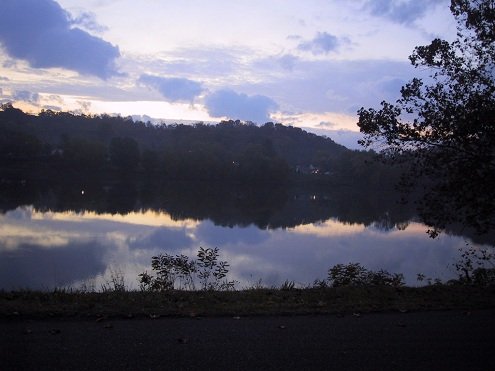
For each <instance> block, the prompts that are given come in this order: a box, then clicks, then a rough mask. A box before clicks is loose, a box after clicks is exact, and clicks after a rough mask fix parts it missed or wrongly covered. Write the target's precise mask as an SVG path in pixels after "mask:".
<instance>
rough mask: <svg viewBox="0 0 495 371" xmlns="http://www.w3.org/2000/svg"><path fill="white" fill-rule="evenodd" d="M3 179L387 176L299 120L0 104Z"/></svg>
mask: <svg viewBox="0 0 495 371" xmlns="http://www.w3.org/2000/svg"><path fill="white" fill-rule="evenodd" d="M0 131H1V132H2V135H1V137H0V168H1V171H2V178H3V179H16V178H19V179H20V178H22V179H40V178H44V177H53V176H64V177H71V178H87V177H91V178H95V179H106V180H108V179H110V178H115V177H116V178H133V177H134V178H136V177H139V178H144V179H146V178H148V179H153V180H207V181H213V180H222V181H225V180H228V181H234V182H235V181H241V182H275V183H287V182H290V181H294V180H297V179H304V180H307V179H310V180H311V179H313V180H319V181H322V180H326V181H330V180H332V181H334V182H337V181H338V182H361V183H363V184H364V183H366V184H377V183H380V182H383V181H387V183H389V180H390V179H389V177H390V175H391V174H390V171H391V170H390V169H389V168H386V167H384V166H383V165H381V164H380V163H378V162H375V161H373V158H374V157H375V154H374V153H373V152H371V151H369V152H362V151H361V152H360V151H351V150H349V149H347V148H345V147H343V146H341V145H338V144H336V143H335V142H334V141H333V140H331V139H330V138H326V137H321V136H317V135H315V134H311V133H308V132H306V131H303V130H302V129H299V128H294V127H291V126H284V125H281V124H274V123H266V124H264V125H262V126H256V125H254V124H250V123H243V122H240V121H224V122H221V123H220V124H218V125H206V124H203V123H197V124H195V125H178V124H173V125H165V124H161V125H155V124H152V123H150V122H148V123H144V122H134V121H133V120H132V119H130V118H122V117H112V116H108V115H99V116H88V115H75V114H71V113H67V112H52V111H43V112H41V113H40V114H39V115H30V114H26V113H24V112H22V111H21V110H19V109H16V108H14V107H12V106H11V105H9V104H7V105H3V106H2V107H1V110H0Z"/></svg>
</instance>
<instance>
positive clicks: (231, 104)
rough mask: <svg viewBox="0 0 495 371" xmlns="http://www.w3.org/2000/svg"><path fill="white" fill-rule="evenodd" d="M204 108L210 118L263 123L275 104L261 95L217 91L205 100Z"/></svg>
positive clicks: (274, 107)
mask: <svg viewBox="0 0 495 371" xmlns="http://www.w3.org/2000/svg"><path fill="white" fill-rule="evenodd" d="M205 106H206V109H207V110H208V113H209V114H210V115H211V116H212V117H228V118H231V119H240V120H246V121H253V122H256V123H265V122H267V121H269V120H270V118H269V116H270V115H269V114H270V112H272V111H273V110H275V109H277V108H278V105H277V103H276V102H275V101H274V100H272V99H270V98H268V97H266V96H263V95H252V96H248V95H246V94H242V93H241V94H238V93H236V92H234V91H232V90H228V89H227V90H218V91H216V92H214V93H211V94H209V95H207V96H206V98H205Z"/></svg>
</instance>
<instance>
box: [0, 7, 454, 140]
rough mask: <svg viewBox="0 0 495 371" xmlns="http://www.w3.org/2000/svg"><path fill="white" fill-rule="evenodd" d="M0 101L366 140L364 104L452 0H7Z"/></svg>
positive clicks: (440, 30) (431, 33)
mask: <svg viewBox="0 0 495 371" xmlns="http://www.w3.org/2000/svg"><path fill="white" fill-rule="evenodd" d="M1 5H2V6H1V11H0V102H1V103H7V102H11V103H13V104H14V106H16V107H19V108H21V109H23V110H25V111H28V112H33V113H36V112H39V111H40V110H42V109H51V110H64V111H72V112H75V113H85V114H101V113H107V114H118V115H122V116H135V117H136V118H140V119H142V120H144V121H147V120H148V119H166V120H168V121H172V122H173V121H177V122H186V121H189V120H191V121H195V122H198V121H204V122H219V121H220V120H223V119H234V120H235V119H240V120H242V121H252V122H255V123H257V124H263V123H265V122H268V121H273V122H279V123H282V124H285V125H292V126H296V127H301V128H303V129H306V130H308V131H311V132H314V133H317V134H320V135H326V136H328V137H330V138H332V139H333V140H335V141H336V142H338V143H341V144H344V145H346V146H347V147H349V148H359V147H358V145H357V144H356V141H357V139H358V138H359V128H358V127H357V125H356V123H357V114H356V112H357V110H358V109H359V108H361V107H365V108H369V107H378V106H379V103H380V102H381V101H383V100H386V101H392V102H393V101H395V100H396V99H397V98H398V97H399V94H400V87H401V86H402V85H404V83H406V82H407V81H408V80H410V79H411V78H412V77H414V76H418V75H420V74H424V73H425V71H418V70H415V69H414V68H413V67H412V66H411V64H410V62H409V60H408V56H409V55H410V54H411V52H412V51H413V49H414V47H415V46H418V45H426V44H428V43H429V42H430V41H431V40H433V39H434V38H436V37H440V38H442V39H446V40H453V39H454V37H455V34H456V27H455V26H456V24H455V22H454V19H453V17H452V15H451V14H450V11H449V1H448V0H304V1H303V0H208V1H205V0H201V1H200V0H140V1H136V0H57V1H55V0H2V1H1Z"/></svg>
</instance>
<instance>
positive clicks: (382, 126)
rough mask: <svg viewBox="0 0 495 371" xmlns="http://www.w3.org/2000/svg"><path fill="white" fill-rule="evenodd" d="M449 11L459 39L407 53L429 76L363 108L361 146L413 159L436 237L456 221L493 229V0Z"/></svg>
mask: <svg viewBox="0 0 495 371" xmlns="http://www.w3.org/2000/svg"><path fill="white" fill-rule="evenodd" d="M450 9H451V12H452V14H453V15H454V17H455V19H456V21H457V22H458V35H457V39H456V40H455V41H453V42H447V41H444V40H440V39H435V40H433V41H432V42H431V44H430V45H426V46H418V47H416V48H415V50H414V52H413V54H412V55H411V56H410V57H409V59H410V61H411V63H412V64H413V65H414V66H415V67H419V68H422V69H424V68H426V69H429V70H430V71H431V74H430V79H428V80H423V79H419V78H414V79H413V80H412V81H410V82H409V83H407V84H406V85H405V86H404V87H403V88H402V89H401V95H402V97H401V98H400V99H399V100H398V101H397V102H396V103H395V104H391V103H387V102H382V107H381V109H380V110H374V109H371V108H370V109H364V108H361V109H360V110H359V111H358V114H359V123H358V125H359V127H360V129H361V132H363V133H365V134H366V136H365V139H364V140H363V141H362V144H363V145H365V146H376V145H377V144H378V143H381V144H383V145H384V146H385V153H386V155H387V156H389V157H390V158H391V159H393V160H395V161H397V160H399V159H400V158H401V156H404V155H408V156H409V157H410V158H411V159H412V162H413V169H412V171H413V173H412V174H411V175H412V177H411V178H410V180H418V179H421V182H422V184H423V186H424V187H425V195H424V198H423V199H422V202H421V214H422V217H423V219H424V220H425V221H426V222H427V223H428V224H430V225H432V226H433V227H434V228H433V229H432V230H431V231H430V233H431V236H433V237H434V236H436V235H437V233H438V231H439V230H440V229H442V228H445V227H446V226H447V225H448V224H451V223H462V225H464V226H466V227H472V228H475V229H476V230H477V231H478V232H480V233H482V232H487V231H489V230H491V229H493V227H494V226H495V223H494V220H495V214H494V213H495V2H494V1H493V0H471V1H469V0H452V1H451V6H450Z"/></svg>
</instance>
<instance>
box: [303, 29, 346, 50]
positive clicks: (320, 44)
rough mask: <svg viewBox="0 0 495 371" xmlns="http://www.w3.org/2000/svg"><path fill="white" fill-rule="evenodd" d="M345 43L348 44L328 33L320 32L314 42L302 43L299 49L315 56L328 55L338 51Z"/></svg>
mask: <svg viewBox="0 0 495 371" xmlns="http://www.w3.org/2000/svg"><path fill="white" fill-rule="evenodd" d="M343 41H345V42H347V40H344V39H342V40H341V39H339V38H337V36H334V35H331V34H329V33H327V32H318V34H317V35H316V36H315V37H314V38H313V39H312V40H310V41H305V42H302V43H300V44H299V45H298V47H297V48H298V49H299V50H303V51H309V52H311V53H313V54H315V55H318V54H328V53H330V52H334V51H336V50H337V49H338V48H339V46H340V45H341V44H342V42H343Z"/></svg>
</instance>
